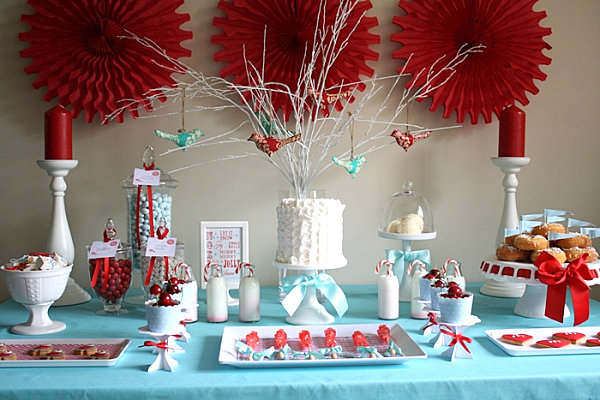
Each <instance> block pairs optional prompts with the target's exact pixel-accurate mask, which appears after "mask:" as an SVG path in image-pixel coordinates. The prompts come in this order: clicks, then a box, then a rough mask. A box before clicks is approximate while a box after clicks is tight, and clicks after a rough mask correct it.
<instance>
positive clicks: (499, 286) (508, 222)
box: [480, 157, 531, 297]
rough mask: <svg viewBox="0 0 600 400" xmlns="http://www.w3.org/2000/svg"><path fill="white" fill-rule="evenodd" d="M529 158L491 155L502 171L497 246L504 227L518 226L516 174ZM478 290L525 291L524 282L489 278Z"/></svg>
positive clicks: (497, 293) (518, 293) (494, 293)
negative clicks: (502, 199)
mask: <svg viewBox="0 0 600 400" xmlns="http://www.w3.org/2000/svg"><path fill="white" fill-rule="evenodd" d="M530 160H531V159H530V158H529V157H492V163H493V164H494V165H495V166H497V167H498V168H500V170H501V171H502V172H503V173H504V179H503V180H502V185H503V186H504V208H503V210H502V218H501V220H500V226H499V227H498V233H497V234H496V245H497V246H498V245H500V243H502V242H503V241H504V230H505V229H518V228H519V214H518V212H517V186H519V180H518V179H517V174H518V173H519V172H520V171H521V168H523V167H524V166H526V165H527V164H529V161H530ZM480 292H481V293H482V294H485V295H488V296H496V297H521V296H522V295H523V293H524V292H525V284H522V283H513V282H502V281H497V280H493V279H490V280H488V281H487V282H486V283H485V285H483V286H482V287H481V290H480Z"/></svg>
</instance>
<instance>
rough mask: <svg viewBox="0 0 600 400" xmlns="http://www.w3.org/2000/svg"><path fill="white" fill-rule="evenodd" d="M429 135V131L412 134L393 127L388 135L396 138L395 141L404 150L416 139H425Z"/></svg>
mask: <svg viewBox="0 0 600 400" xmlns="http://www.w3.org/2000/svg"><path fill="white" fill-rule="evenodd" d="M430 135H431V131H427V132H422V133H417V134H416V135H412V134H410V133H409V132H401V131H399V130H397V129H395V130H394V131H393V132H392V134H391V135H390V136H391V137H393V138H394V139H396V143H398V145H400V146H401V147H402V148H403V149H404V151H408V148H409V147H410V146H412V145H413V144H414V143H415V142H416V141H417V140H421V139H425V138H426V137H429V136H430Z"/></svg>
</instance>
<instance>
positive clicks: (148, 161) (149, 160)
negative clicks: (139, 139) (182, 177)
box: [121, 146, 177, 189]
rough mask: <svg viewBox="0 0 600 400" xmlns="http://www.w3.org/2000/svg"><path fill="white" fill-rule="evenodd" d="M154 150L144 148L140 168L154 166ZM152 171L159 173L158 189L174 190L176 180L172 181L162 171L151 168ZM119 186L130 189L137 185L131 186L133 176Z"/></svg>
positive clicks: (149, 147)
mask: <svg viewBox="0 0 600 400" xmlns="http://www.w3.org/2000/svg"><path fill="white" fill-rule="evenodd" d="M154 160H155V158H154V148H152V146H146V149H145V150H144V154H143V155H142V167H149V166H151V165H154ZM152 169H154V170H157V171H160V184H159V185H158V186H159V187H166V188H169V189H175V188H176V187H177V180H175V179H173V178H172V177H171V175H169V174H168V173H166V172H164V171H163V170H162V169H160V168H158V167H156V166H154V168H152ZM121 186H122V187H123V188H124V189H131V188H135V187H137V185H134V184H133V174H131V175H129V176H128V177H127V178H125V179H124V180H123V182H121Z"/></svg>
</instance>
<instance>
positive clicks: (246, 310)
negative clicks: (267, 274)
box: [240, 263, 260, 322]
mask: <svg viewBox="0 0 600 400" xmlns="http://www.w3.org/2000/svg"><path fill="white" fill-rule="evenodd" d="M241 275H242V280H241V282H240V321H241V322H256V321H258V320H260V283H259V282H258V279H256V277H255V276H254V268H253V267H252V265H251V264H249V263H243V264H242V268H241Z"/></svg>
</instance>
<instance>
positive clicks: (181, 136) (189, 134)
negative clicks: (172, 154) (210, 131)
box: [154, 128, 204, 147]
mask: <svg viewBox="0 0 600 400" xmlns="http://www.w3.org/2000/svg"><path fill="white" fill-rule="evenodd" d="M154 133H155V134H156V136H158V137H159V138H162V139H167V140H170V141H171V142H173V143H175V144H176V145H177V146H179V147H184V146H189V145H192V144H194V143H196V141H198V138H200V137H201V136H204V133H203V132H202V131H201V130H200V129H198V128H196V129H192V130H191V131H185V132H181V133H178V134H171V133H166V132H163V131H160V130H158V129H155V130H154Z"/></svg>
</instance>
